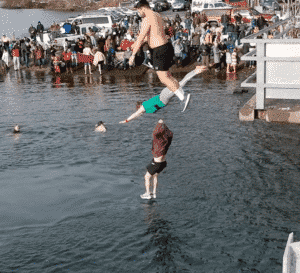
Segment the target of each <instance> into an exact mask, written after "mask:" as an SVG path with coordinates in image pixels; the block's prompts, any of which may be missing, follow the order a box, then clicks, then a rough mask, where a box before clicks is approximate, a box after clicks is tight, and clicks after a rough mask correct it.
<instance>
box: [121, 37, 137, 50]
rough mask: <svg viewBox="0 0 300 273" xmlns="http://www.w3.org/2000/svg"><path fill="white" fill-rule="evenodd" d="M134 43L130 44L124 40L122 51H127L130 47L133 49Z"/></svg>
mask: <svg viewBox="0 0 300 273" xmlns="http://www.w3.org/2000/svg"><path fill="white" fill-rule="evenodd" d="M133 44H134V42H129V41H128V40H127V39H125V40H123V41H122V42H121V44H120V47H121V50H123V51H126V50H127V48H128V47H131V46H132V45H133Z"/></svg>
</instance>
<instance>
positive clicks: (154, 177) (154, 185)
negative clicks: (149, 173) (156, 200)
mask: <svg viewBox="0 0 300 273" xmlns="http://www.w3.org/2000/svg"><path fill="white" fill-rule="evenodd" d="M157 176H158V174H157V173H156V174H155V175H153V194H156V187H157Z"/></svg>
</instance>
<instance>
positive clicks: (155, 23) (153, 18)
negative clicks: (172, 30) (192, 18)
mask: <svg viewBox="0 0 300 273" xmlns="http://www.w3.org/2000/svg"><path fill="white" fill-rule="evenodd" d="M144 20H146V22H145V23H146V24H147V25H150V29H149V31H148V32H147V35H146V38H145V40H146V41H147V42H148V44H149V46H150V47H151V48H155V47H159V46H162V45H164V44H166V43H167V42H168V39H167V37H166V35H165V31H164V29H165V22H164V20H163V18H162V17H161V16H160V14H159V13H157V12H154V11H152V10H150V11H149V13H148V14H147V18H144V19H143V21H144ZM142 24H143V22H142Z"/></svg>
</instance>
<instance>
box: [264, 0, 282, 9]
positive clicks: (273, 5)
mask: <svg viewBox="0 0 300 273" xmlns="http://www.w3.org/2000/svg"><path fill="white" fill-rule="evenodd" d="M260 5H261V6H262V7H263V9H264V10H281V6H280V5H279V4H278V2H277V1H276V0H261V1H260Z"/></svg>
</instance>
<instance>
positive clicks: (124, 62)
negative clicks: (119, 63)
mask: <svg viewBox="0 0 300 273" xmlns="http://www.w3.org/2000/svg"><path fill="white" fill-rule="evenodd" d="M128 61H129V60H128V59H125V58H124V60H123V67H124V68H126V69H127V67H128Z"/></svg>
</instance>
